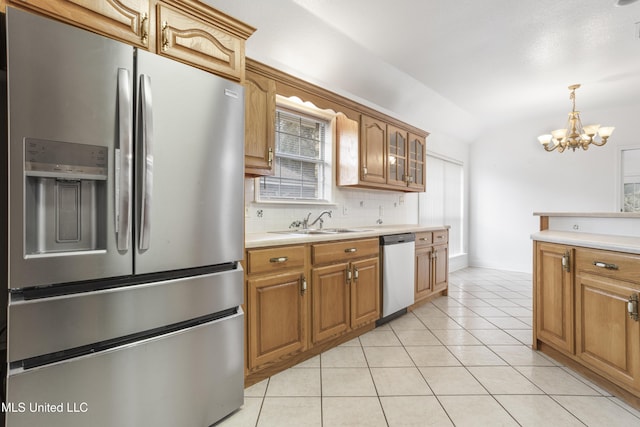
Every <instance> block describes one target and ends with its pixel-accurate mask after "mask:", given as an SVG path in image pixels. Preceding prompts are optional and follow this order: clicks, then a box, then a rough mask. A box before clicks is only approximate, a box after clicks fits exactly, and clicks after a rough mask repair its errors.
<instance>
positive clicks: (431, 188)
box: [419, 154, 464, 257]
mask: <svg viewBox="0 0 640 427" xmlns="http://www.w3.org/2000/svg"><path fill="white" fill-rule="evenodd" d="M463 179H464V175H463V165H462V163H460V162H458V161H455V160H452V159H446V158H443V157H440V156H436V155H432V154H427V189H426V192H425V193H421V194H420V204H419V206H420V208H419V209H420V224H422V225H433V226H437V225H442V224H446V225H450V226H451V228H450V229H449V256H450V257H454V256H456V255H461V254H463V253H464V227H463V224H464V210H463V206H464V204H463V200H464V198H463V197H464V180H463Z"/></svg>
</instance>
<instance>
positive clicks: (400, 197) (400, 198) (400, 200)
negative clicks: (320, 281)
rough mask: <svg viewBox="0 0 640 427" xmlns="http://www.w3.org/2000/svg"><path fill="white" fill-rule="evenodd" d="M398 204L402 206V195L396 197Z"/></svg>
mask: <svg viewBox="0 0 640 427" xmlns="http://www.w3.org/2000/svg"><path fill="white" fill-rule="evenodd" d="M398 204H399V205H400V206H402V205H404V194H401V195H400V196H398Z"/></svg>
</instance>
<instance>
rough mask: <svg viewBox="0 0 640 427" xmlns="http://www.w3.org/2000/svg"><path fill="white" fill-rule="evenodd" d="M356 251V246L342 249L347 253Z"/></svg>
mask: <svg viewBox="0 0 640 427" xmlns="http://www.w3.org/2000/svg"><path fill="white" fill-rule="evenodd" d="M357 251H358V249H356V248H347V249H345V250H344V252H345V253H347V254H350V253H354V252H357Z"/></svg>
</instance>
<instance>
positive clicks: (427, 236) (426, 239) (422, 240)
mask: <svg viewBox="0 0 640 427" xmlns="http://www.w3.org/2000/svg"><path fill="white" fill-rule="evenodd" d="M432 243H433V233H432V232H431V231H423V232H421V233H416V248H421V247H423V246H431V244H432Z"/></svg>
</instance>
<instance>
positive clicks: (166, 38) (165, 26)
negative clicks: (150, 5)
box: [162, 21, 169, 52]
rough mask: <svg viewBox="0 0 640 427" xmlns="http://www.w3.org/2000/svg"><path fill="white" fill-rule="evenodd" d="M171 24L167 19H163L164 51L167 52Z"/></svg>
mask: <svg viewBox="0 0 640 427" xmlns="http://www.w3.org/2000/svg"><path fill="white" fill-rule="evenodd" d="M168 27H169V24H168V23H167V21H162V51H163V52H166V51H167V50H168V49H169V28H168Z"/></svg>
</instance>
